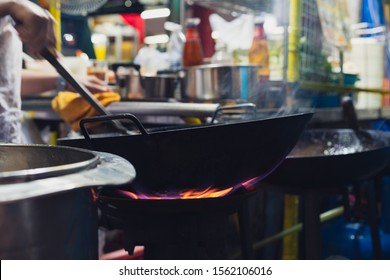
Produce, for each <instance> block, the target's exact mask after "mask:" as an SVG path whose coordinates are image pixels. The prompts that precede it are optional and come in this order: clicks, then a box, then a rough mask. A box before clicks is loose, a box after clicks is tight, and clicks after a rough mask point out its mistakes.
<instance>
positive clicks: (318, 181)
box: [264, 129, 390, 189]
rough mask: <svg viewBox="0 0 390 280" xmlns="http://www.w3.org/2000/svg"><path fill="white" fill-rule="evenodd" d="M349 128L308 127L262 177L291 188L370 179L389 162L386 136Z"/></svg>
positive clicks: (371, 131) (332, 184)
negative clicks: (276, 166)
mask: <svg viewBox="0 0 390 280" xmlns="http://www.w3.org/2000/svg"><path fill="white" fill-rule="evenodd" d="M364 133H366V135H367V136H368V137H364V138H363V137H360V135H359V134H356V131H355V130H353V129H308V130H306V131H304V132H303V133H302V135H301V137H300V139H299V140H298V143H297V145H296V146H295V147H294V149H293V150H292V151H291V153H290V154H289V155H288V156H287V157H286V160H285V161H284V162H283V163H282V164H281V165H280V166H279V167H278V168H277V169H276V170H275V171H274V172H273V173H272V174H271V175H270V176H269V177H267V178H266V179H265V180H264V183H266V184H269V185H274V186H282V187H291V188H295V189H302V188H303V189H306V188H319V187H339V186H345V185H347V184H352V183H356V182H359V181H361V180H365V179H369V178H372V177H373V176H375V175H377V174H379V173H380V172H381V171H382V170H383V169H384V168H385V167H386V166H387V165H388V164H389V163H390V161H389V158H390V145H389V139H390V135H389V133H386V132H381V131H373V130H366V131H364Z"/></svg>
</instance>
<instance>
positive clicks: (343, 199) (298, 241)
mask: <svg viewBox="0 0 390 280" xmlns="http://www.w3.org/2000/svg"><path fill="white" fill-rule="evenodd" d="M37 2H45V1H37ZM76 2H77V1H76ZM78 2H80V3H79V4H80V5H79V6H77V5H75V3H73V4H72V1H66V0H64V1H61V0H60V1H58V4H59V5H58V7H59V9H55V8H53V7H52V6H50V5H49V6H47V8H48V9H49V10H51V12H52V14H53V15H55V16H56V17H57V20H59V21H61V30H58V31H57V35H58V39H59V41H61V42H62V44H61V46H58V47H57V48H58V49H57V51H59V52H61V53H62V54H63V56H64V57H60V59H58V60H57V59H56V58H54V59H53V58H52V57H50V55H49V56H47V55H44V58H46V59H47V61H45V62H44V63H45V66H44V68H45V69H46V70H47V69H50V71H52V72H54V73H55V72H58V73H59V74H60V76H61V77H62V79H64V80H65V82H67V83H68V84H70V85H71V86H72V88H73V91H75V92H76V94H74V92H72V93H69V92H64V91H63V90H62V92H59V91H58V90H57V89H55V90H54V91H52V92H49V93H47V92H46V93H37V95H35V96H30V97H28V98H25V99H24V100H23V104H22V107H23V110H24V111H25V112H26V113H27V115H28V117H29V118H31V119H32V120H33V122H34V123H35V124H37V127H38V130H40V131H39V132H40V133H41V134H42V135H43V136H42V140H43V141H42V142H46V144H52V145H58V146H59V147H63V146H67V147H68V148H74V149H82V150H86V151H93V153H98V155H100V154H99V153H102V154H103V155H104V156H103V161H105V157H106V153H107V154H108V155H112V156H118V157H120V158H122V159H124V160H125V161H128V162H127V163H126V164H130V165H131V166H133V167H134V170H133V169H132V168H131V167H129V166H127V168H129V169H131V172H130V173H131V174H132V175H133V176H132V177H131V178H127V181H128V182H116V184H114V183H113V185H119V187H116V188H110V187H109V188H104V187H101V186H102V185H104V184H106V183H104V184H103V183H101V184H98V186H97V187H94V186H91V185H90V184H86V186H87V188H91V189H92V190H93V197H94V200H93V201H92V204H93V206H94V207H96V208H97V209H99V214H100V216H99V218H97V217H94V219H95V220H94V221H96V224H94V225H93V226H94V228H93V229H96V227H99V233H101V234H102V236H103V237H101V238H100V239H101V240H100V243H99V244H100V245H101V246H103V247H100V248H99V252H98V255H97V254H96V252H93V254H92V255H93V256H92V255H87V256H86V255H85V254H84V252H81V254H80V255H69V254H64V255H60V256H57V255H56V256H53V258H75V259H78V258H100V259H110V258H111V259H113V258H117V259H118V258H119V259H120V258H122V259H137V258H144V259H326V258H332V257H333V256H336V255H337V256H343V257H345V258H350V259H359V258H360V259H379V258H388V257H389V254H390V252H387V251H386V250H385V248H382V247H381V244H380V239H381V238H382V239H383V238H384V239H386V238H388V237H387V236H386V234H387V233H386V231H385V229H384V228H383V227H380V226H379V225H378V219H379V218H380V219H384V220H385V219H386V215H387V214H388V213H384V212H383V213H378V206H382V205H383V206H384V208H386V206H385V205H386V203H387V200H386V199H385V198H384V197H382V196H381V190H382V189H384V188H385V187H386V186H382V184H381V183H380V182H379V181H381V180H382V177H383V176H385V175H386V170H387V166H388V164H389V158H390V142H389V140H388V139H390V138H389V136H387V133H386V132H385V131H382V130H384V129H386V128H387V122H386V119H387V118H388V117H389V116H390V110H389V108H388V107H386V100H387V99H386V96H387V95H388V94H390V91H389V90H388V88H387V87H386V83H385V82H386V81H387V77H386V67H385V64H386V63H384V62H383V61H386V60H385V59H384V57H385V56H386V48H385V45H386V43H387V41H386V39H385V35H384V34H385V33H386V32H385V30H386V28H387V27H386V25H383V24H384V23H383V22H382V25H380V26H379V27H382V29H381V28H379V27H378V26H363V25H362V24H361V22H360V21H361V18H360V14H362V13H363V11H365V10H364V9H365V7H366V5H365V4H364V3H363V2H365V1H362V5H357V6H356V5H351V6H348V5H347V4H346V2H345V1H336V0H334V1H319V0H318V1H315V0H294V1H287V0H280V1H268V0H258V1H250V0H246V1H243V0H241V1H238V0H237V1H235V0H229V1H216V0H194V1H184V0H182V1H175V0H170V1H168V0H167V1H153V0H138V1H116V0H112V1H110V0H108V1H95V2H96V4H98V5H97V6H94V7H92V6H90V7H88V6H87V5H85V6H83V5H82V3H83V1H78ZM85 2H88V1H85ZM356 2H359V1H356ZM40 4H42V3H40ZM332 4H334V5H336V6H332ZM386 5H387V4H386V1H384V5H383V9H382V10H381V11H382V12H383V10H385V8H386V7H387V6H386ZM76 6H77V7H76ZM58 7H57V8H58ZM335 7H336V8H335ZM337 8H338V9H337ZM370 12H372V13H373V12H375V11H370ZM85 28H87V29H85ZM81 30H88V31H86V32H84V33H80V31H81ZM336 35H337V36H336ZM86 41H87V42H86ZM85 43H87V45H88V46H86V45H85ZM373 46H374V47H375V48H376V50H377V51H376V53H377V54H378V57H375V59H374V58H372V57H371V55H367V54H366V53H367V50H368V48H370V50H371V49H372V47H373ZM381 55H382V56H381ZM72 62H73V64H72ZM379 62H380V63H381V64H380V65H379V64H378V63H379ZM386 62H387V61H386ZM35 66H36V64H35V63H34V61H30V63H26V67H31V68H30V69H33V68H34V67H35ZM41 69H42V68H41ZM369 69H375V71H376V72H375V73H373V72H372V71H371V70H369ZM102 73H103V74H104V75H103V76H99V77H103V80H105V82H106V83H107V84H108V85H109V87H110V92H112V93H114V94H116V95H115V98H118V99H115V98H114V99H112V100H110V99H109V98H113V96H112V95H106V93H98V94H100V95H97V94H96V93H91V92H90V91H89V90H88V89H87V88H86V87H84V86H83V84H82V83H80V80H79V79H78V78H77V77H79V76H80V75H85V76H88V75H97V76H98V75H100V74H102ZM383 85H384V86H383ZM347 97H349V99H348V98H347ZM348 100H349V101H351V100H352V104H353V105H354V106H352V115H351V114H350V115H347V113H348V109H347V107H346V106H347V105H348V104H349V105H351V103H348V104H347V102H348ZM354 107H356V109H355V108H354ZM349 112H351V111H349ZM351 118H352V121H353V125H351V122H348V121H351ZM102 122H103V124H102ZM373 124H376V125H377V126H380V129H381V130H380V129H375V127H374V126H373ZM47 127H49V134H50V135H51V141H50V142H49V141H47V140H46V141H45V139H47V135H44V133H46V134H47V133H48V132H47V130H46V129H42V128H47ZM362 135H363V136H362ZM367 135H369V136H367ZM367 139H368V140H367ZM33 144H35V143H33ZM53 147H54V146H53ZM118 168H119V167H118ZM27 169H28V168H27ZM31 169H35V167H34V166H32V167H31ZM27 171H28V170H27ZM120 171H121V172H122V171H124V170H123V168H120ZM28 172H29V171H28ZM91 172H93V171H91ZM3 173H7V172H3ZM125 173H126V172H125ZM50 176H51V175H50ZM60 179H61V177H59V178H58V180H60ZM110 179H111V180H112V178H111V177H110ZM30 180H32V181H33V182H34V180H35V178H32V179H30ZM124 181H125V180H124ZM8 183H9V182H7V184H8ZM107 184H109V183H107ZM83 187H84V188H85V186H83ZM375 191H377V192H375ZM44 195H45V194H42V196H44ZM40 196H41V194H40V195H39V197H40ZM88 203H91V201H88ZM362 203H363V205H362ZM1 205H3V204H2V202H1V201H0V206H1ZM7 211H8V209H7ZM335 221H336V222H337V223H338V224H337V225H334V227H333V229H335V231H334V232H333V233H332V232H331V231H329V230H328V231H327V229H328V228H329V227H330V226H329V225H331V224H332V222H333V223H335ZM352 222H353V223H356V224H359V226H360V228H363V227H364V226H366V228H369V229H370V232H369V233H368V234H366V235H364V238H363V237H362V239H361V240H363V239H364V240H363V241H361V243H359V244H357V245H356V242H357V241H356V240H358V238H357V239H356V240H355V241H353V240H348V241H345V242H346V244H350V247H353V246H364V245H362V244H363V242H366V243H367V239H368V240H369V242H371V240H372V243H370V244H369V245H368V246H366V247H365V249H364V250H363V249H361V251H359V253H356V252H351V250H350V248H346V249H345V248H336V249H335V248H334V247H335V246H334V244H332V242H331V241H332V240H336V239H337V238H340V240H341V237H340V236H341V235H342V234H344V233H345V228H344V227H345V226H346V225H348V224H351V223H352ZM367 225H368V226H367ZM1 226H2V225H1ZM326 226H328V227H326ZM5 227H7V225H4V230H5ZM0 228H1V227H0ZM157 232H158V234H156V233H157ZM329 232H331V233H329ZM97 233H98V231H97V230H96V234H97ZM355 234H356V236H357V235H358V234H360V233H357V232H356V233H355ZM361 236H363V235H362V234H361ZM39 242H40V241H39ZM348 242H349V243H348ZM353 242H355V243H353ZM0 246H1V243H0ZM25 246H30V245H28V244H27V245H25ZM69 246H73V245H72V244H70V245H69ZM96 246H97V245H96ZM38 247H39V246H38ZM336 247H337V246H336ZM1 248H2V247H1ZM362 248H363V247H362ZM96 249H97V247H96ZM337 249H340V250H337ZM0 251H1V250H0ZM64 251H65V250H64ZM9 252H11V249H10V251H9ZM37 252H38V253H37V254H36V255H25V256H23V255H22V257H21V258H24V257H25V258H38V259H39V258H52V256H50V252H48V251H45V250H42V251H39V249H37ZM39 252H42V254H45V255H39ZM0 254H1V252H0ZM1 256H2V257H4V258H18V255H17V254H16V255H12V254H11V253H9V255H4V256H3V255H1ZM15 256H16V257H15Z"/></svg>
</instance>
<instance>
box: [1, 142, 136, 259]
mask: <svg viewBox="0 0 390 280" xmlns="http://www.w3.org/2000/svg"><path fill="white" fill-rule="evenodd" d="M134 178H135V170H134V167H133V166H132V165H131V164H130V163H129V162H128V161H127V160H125V159H123V158H121V157H119V156H116V155H112V154H108V153H102V152H92V151H87V150H83V149H78V148H69V147H60V146H56V147H55V146H47V145H12V144H9V145H7V144H3V145H0V232H1V236H0V258H1V259H97V258H98V241H97V233H98V232H97V230H98V218H97V209H96V205H95V203H94V197H93V192H92V188H91V187H102V186H106V187H108V186H116V185H123V184H127V183H130V182H131V181H132V180H133V179H134Z"/></svg>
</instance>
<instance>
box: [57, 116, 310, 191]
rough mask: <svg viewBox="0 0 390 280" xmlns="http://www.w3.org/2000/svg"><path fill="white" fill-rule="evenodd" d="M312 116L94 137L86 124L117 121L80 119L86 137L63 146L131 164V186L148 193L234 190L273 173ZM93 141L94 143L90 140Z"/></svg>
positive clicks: (105, 118) (142, 129) (67, 139)
mask: <svg viewBox="0 0 390 280" xmlns="http://www.w3.org/2000/svg"><path fill="white" fill-rule="evenodd" d="M312 115H313V114H312V113H302V114H294V115H289V116H281V117H272V118H266V119H255V120H249V121H240V122H234V123H219V124H208V125H197V126H190V127H186V128H178V129H175V128H168V129H160V130H154V131H149V132H147V131H146V130H145V129H144V128H143V126H142V125H141V124H140V123H139V121H138V120H137V119H136V118H135V117H134V116H133V115H130V114H124V115H119V116H116V117H115V118H116V119H119V118H128V119H131V120H132V121H133V122H134V123H135V124H136V125H137V126H138V128H139V130H140V132H141V133H140V134H136V135H118V134H109V135H107V134H106V135H95V136H94V137H91V138H90V137H89V135H88V133H87V132H86V130H85V123H87V122H91V121H98V120H103V119H104V120H107V119H112V118H113V116H98V117H93V118H90V119H84V120H82V121H81V128H82V131H84V134H85V135H84V136H85V137H86V138H82V137H80V138H76V139H70V138H63V139H59V140H58V142H59V144H61V145H65V146H72V147H83V148H87V149H93V150H98V151H106V152H110V153H113V154H116V155H121V156H122V157H124V158H126V159H127V160H129V161H130V162H131V163H132V164H133V165H134V167H135V169H136V171H137V177H136V179H135V181H134V182H133V183H132V185H131V188H132V189H133V190H136V191H143V192H146V193H148V192H151V191H153V192H167V191H181V190H184V189H194V188H196V189H203V188H206V187H209V186H211V185H214V186H216V187H219V188H225V187H231V186H234V185H236V184H239V183H242V182H245V181H246V180H249V179H251V178H254V177H258V176H260V178H263V177H265V176H267V175H268V174H269V173H271V172H272V171H273V170H274V168H275V167H277V166H278V165H279V164H280V163H281V162H282V161H283V160H284V158H285V157H286V155H288V153H289V152H290V151H291V149H292V148H293V147H294V146H295V144H296V143H297V140H298V138H299V136H300V134H301V133H302V131H303V130H304V127H305V126H306V124H307V123H308V122H309V120H310V119H311V117H312ZM89 138H90V139H89Z"/></svg>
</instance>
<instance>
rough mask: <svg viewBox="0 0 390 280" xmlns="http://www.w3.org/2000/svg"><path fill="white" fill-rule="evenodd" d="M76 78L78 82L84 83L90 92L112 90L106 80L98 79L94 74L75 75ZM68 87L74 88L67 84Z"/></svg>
mask: <svg viewBox="0 0 390 280" xmlns="http://www.w3.org/2000/svg"><path fill="white" fill-rule="evenodd" d="M76 78H77V81H78V82H79V83H81V84H82V85H84V86H85V87H86V88H87V89H88V90H89V91H90V92H92V93H99V92H106V91H112V90H111V88H110V87H109V86H108V85H107V83H106V82H104V81H102V80H100V79H99V78H97V77H96V76H87V77H76ZM69 89H70V90H74V89H73V88H72V87H71V86H69Z"/></svg>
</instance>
